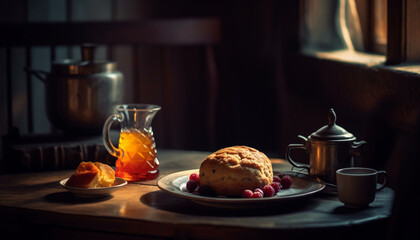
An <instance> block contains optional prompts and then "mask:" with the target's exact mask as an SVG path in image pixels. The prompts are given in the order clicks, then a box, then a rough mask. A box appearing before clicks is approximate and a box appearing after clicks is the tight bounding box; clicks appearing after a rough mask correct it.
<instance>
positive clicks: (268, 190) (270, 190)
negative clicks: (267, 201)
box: [263, 185, 276, 197]
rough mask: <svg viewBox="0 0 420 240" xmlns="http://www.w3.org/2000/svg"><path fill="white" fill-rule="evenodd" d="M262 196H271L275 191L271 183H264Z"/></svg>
mask: <svg viewBox="0 0 420 240" xmlns="http://www.w3.org/2000/svg"><path fill="white" fill-rule="evenodd" d="M263 192H264V197H272V196H274V194H275V193H276V191H275V190H274V188H273V187H272V186H271V185H265V186H264V188H263Z"/></svg>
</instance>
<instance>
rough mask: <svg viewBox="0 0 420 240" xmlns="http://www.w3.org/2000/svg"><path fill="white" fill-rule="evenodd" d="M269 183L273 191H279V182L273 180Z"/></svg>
mask: <svg viewBox="0 0 420 240" xmlns="http://www.w3.org/2000/svg"><path fill="white" fill-rule="evenodd" d="M270 185H271V186H272V187H273V188H274V191H275V192H276V193H277V192H278V191H280V188H281V185H280V182H273V183H271V184H270Z"/></svg>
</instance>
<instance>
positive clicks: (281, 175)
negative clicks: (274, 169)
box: [278, 172, 286, 179]
mask: <svg viewBox="0 0 420 240" xmlns="http://www.w3.org/2000/svg"><path fill="white" fill-rule="evenodd" d="M285 175H286V174H285V173H283V172H280V173H279V175H278V176H279V178H280V179H281V178H282V177H283V176H285Z"/></svg>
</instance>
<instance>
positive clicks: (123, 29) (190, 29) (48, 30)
mask: <svg viewBox="0 0 420 240" xmlns="http://www.w3.org/2000/svg"><path fill="white" fill-rule="evenodd" d="M219 31H220V23H219V21H218V20H217V19H212V18H207V19H194V18H191V19H168V20H153V21H144V22H86V23H85V22H83V23H81V22H80V23H30V24H27V23H7V24H6V23H4V24H0V32H1V33H2V37H1V38H0V45H53V44H80V43H86V42H89V43H103V44H131V43H140V44H174V45H191V44H214V43H217V42H218V41H219V40H220V35H219Z"/></svg>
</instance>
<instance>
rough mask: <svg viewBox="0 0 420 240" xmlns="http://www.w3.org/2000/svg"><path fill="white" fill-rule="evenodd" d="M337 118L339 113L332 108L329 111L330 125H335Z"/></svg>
mask: <svg viewBox="0 0 420 240" xmlns="http://www.w3.org/2000/svg"><path fill="white" fill-rule="evenodd" d="M336 120H337V115H335V112H334V109H332V108H331V109H330V112H329V113H328V126H332V125H335V121H336Z"/></svg>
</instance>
